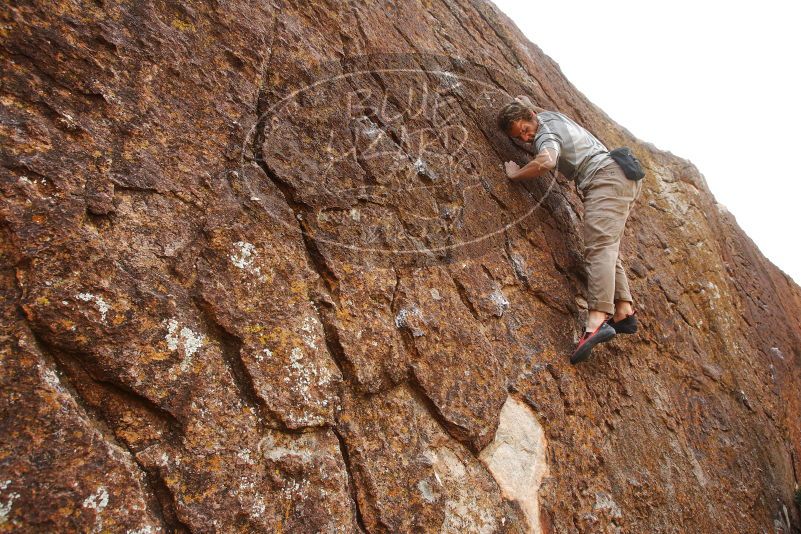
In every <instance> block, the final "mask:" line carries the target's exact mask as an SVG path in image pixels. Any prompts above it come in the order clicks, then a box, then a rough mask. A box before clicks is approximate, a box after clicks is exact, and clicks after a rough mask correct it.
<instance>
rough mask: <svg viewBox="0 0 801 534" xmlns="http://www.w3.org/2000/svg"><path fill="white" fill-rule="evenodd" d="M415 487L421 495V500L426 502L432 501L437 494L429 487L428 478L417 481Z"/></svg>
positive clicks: (435, 498)
mask: <svg viewBox="0 0 801 534" xmlns="http://www.w3.org/2000/svg"><path fill="white" fill-rule="evenodd" d="M417 489H418V490H419V491H420V495H421V496H422V497H423V500H424V501H425V502H427V503H434V502H436V500H437V495H436V494H435V493H434V491H433V490H432V489H431V484H429V483H428V480H425V479H424V480H421V481H420V482H418V483H417Z"/></svg>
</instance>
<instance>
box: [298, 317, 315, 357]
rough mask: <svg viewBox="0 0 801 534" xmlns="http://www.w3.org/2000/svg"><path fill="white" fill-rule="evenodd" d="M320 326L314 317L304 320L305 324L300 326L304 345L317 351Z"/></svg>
mask: <svg viewBox="0 0 801 534" xmlns="http://www.w3.org/2000/svg"><path fill="white" fill-rule="evenodd" d="M318 325H319V321H318V320H317V319H316V318H315V317H312V316H307V317H306V318H304V319H303V323H302V324H301V325H300V330H301V332H302V334H301V337H302V338H303V343H304V344H305V345H306V346H307V347H309V348H310V349H312V350H317V334H318V332H319V330H318Z"/></svg>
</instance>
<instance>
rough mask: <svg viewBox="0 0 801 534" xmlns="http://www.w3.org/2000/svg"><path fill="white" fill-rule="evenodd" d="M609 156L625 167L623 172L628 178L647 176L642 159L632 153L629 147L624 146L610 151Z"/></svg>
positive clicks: (640, 178)
mask: <svg viewBox="0 0 801 534" xmlns="http://www.w3.org/2000/svg"><path fill="white" fill-rule="evenodd" d="M609 156H610V157H611V158H612V159H613V160H615V161H616V162H617V164H618V165H620V168H622V169H623V174H625V175H626V178H628V179H629V180H634V181H637V180H642V179H643V178H644V177H645V171H644V170H642V165H640V160H638V159H637V158H636V157H635V156H634V154H632V152H631V149H630V148H629V147H627V146H622V147H620V148H616V149H614V150H612V151H611V152H610V153H609Z"/></svg>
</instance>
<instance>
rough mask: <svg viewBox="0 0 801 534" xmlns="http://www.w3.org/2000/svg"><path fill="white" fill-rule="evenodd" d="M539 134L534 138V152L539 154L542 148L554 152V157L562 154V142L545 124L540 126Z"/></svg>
mask: <svg viewBox="0 0 801 534" xmlns="http://www.w3.org/2000/svg"><path fill="white" fill-rule="evenodd" d="M540 129H541V131H540V132H537V136H536V137H534V150H535V151H536V152H537V154H539V153H540V152H542V149H543V148H550V149H552V150H553V151H555V152H556V156H557V157H559V154H561V153H562V140H561V139H559V136H558V135H556V132H554V131H553V130H552V129H551V128H549V127H548V125H547V124H545V123H543V124H540Z"/></svg>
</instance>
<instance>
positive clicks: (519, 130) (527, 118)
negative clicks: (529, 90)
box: [498, 100, 538, 143]
mask: <svg viewBox="0 0 801 534" xmlns="http://www.w3.org/2000/svg"><path fill="white" fill-rule="evenodd" d="M537 126H538V124H537V120H536V118H535V117H534V110H532V109H531V108H530V107H528V106H527V105H525V104H523V103H521V102H518V101H517V100H515V101H514V102H511V103H509V104H506V105H505V106H504V107H503V109H501V110H500V111H499V112H498V128H500V130H501V131H502V132H503V133H505V134H506V135H508V136H509V137H513V138H515V139H519V140H520V141H523V142H524V143H530V142H531V141H533V140H534V134H536V133H537Z"/></svg>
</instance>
